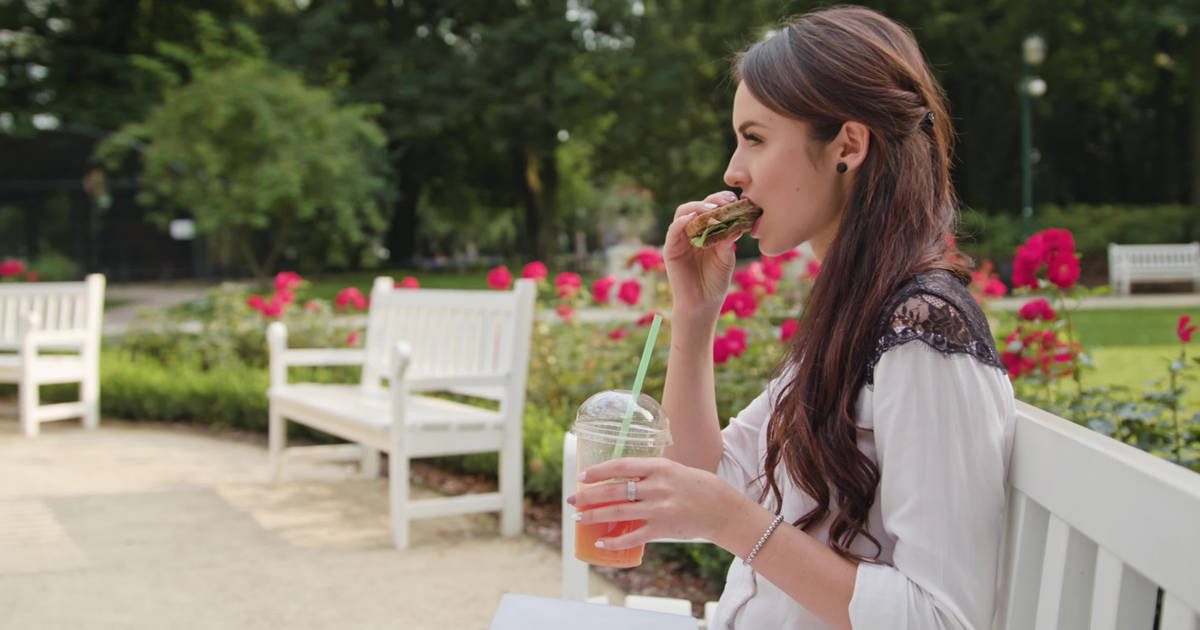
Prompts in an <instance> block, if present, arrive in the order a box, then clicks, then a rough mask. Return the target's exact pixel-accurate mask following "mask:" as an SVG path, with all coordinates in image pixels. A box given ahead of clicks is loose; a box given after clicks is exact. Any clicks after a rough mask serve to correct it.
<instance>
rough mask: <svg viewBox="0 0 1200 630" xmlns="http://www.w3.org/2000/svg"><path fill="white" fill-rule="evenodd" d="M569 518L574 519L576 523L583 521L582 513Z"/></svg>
mask: <svg viewBox="0 0 1200 630" xmlns="http://www.w3.org/2000/svg"><path fill="white" fill-rule="evenodd" d="M571 518H572V519H574V520H575V521H576V522H578V521H582V520H583V512H576V513H575V514H573V515H571Z"/></svg>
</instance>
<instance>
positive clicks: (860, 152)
mask: <svg viewBox="0 0 1200 630" xmlns="http://www.w3.org/2000/svg"><path fill="white" fill-rule="evenodd" d="M833 145H834V147H836V153H835V155H834V157H835V158H836V161H837V162H839V163H841V164H845V165H846V170H848V171H855V170H857V169H858V167H859V166H862V163H863V162H865V161H866V159H867V151H869V150H870V148H871V130H870V129H868V128H867V126H866V125H864V124H862V123H860V122H856V121H853V120H849V121H846V122H845V123H844V124H842V130H841V131H839V132H838V135H837V138H835V139H834V141H833Z"/></svg>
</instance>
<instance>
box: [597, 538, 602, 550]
mask: <svg viewBox="0 0 1200 630" xmlns="http://www.w3.org/2000/svg"><path fill="white" fill-rule="evenodd" d="M596 548H597V549H603V548H604V541H603V540H597V541H596Z"/></svg>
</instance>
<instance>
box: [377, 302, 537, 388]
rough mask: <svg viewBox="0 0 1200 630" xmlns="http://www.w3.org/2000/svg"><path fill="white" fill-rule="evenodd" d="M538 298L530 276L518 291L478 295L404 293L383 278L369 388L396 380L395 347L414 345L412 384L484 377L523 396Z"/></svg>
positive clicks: (483, 382) (484, 380) (410, 370)
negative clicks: (393, 375)
mask: <svg viewBox="0 0 1200 630" xmlns="http://www.w3.org/2000/svg"><path fill="white" fill-rule="evenodd" d="M536 297H537V287H536V284H535V283H534V281H533V280H526V279H522V280H518V281H517V282H516V285H515V286H514V287H513V289H512V290H511V291H473V290H444V289H416V290H413V289H397V288H395V286H394V285H393V282H392V279H391V278H376V280H375V284H374V286H373V288H372V289H371V304H370V307H369V310H368V314H367V333H366V338H365V339H364V348H365V349H366V353H367V356H366V361H365V364H364V366H363V375H362V382H363V386H365V387H377V386H379V385H380V384H381V383H382V381H383V380H384V379H387V378H388V377H389V375H390V374H391V373H392V372H391V365H390V364H391V358H392V350H393V349H394V348H395V345H396V342H398V341H407V342H408V343H409V344H411V346H412V358H411V360H410V362H409V365H408V369H407V370H406V373H405V379H406V380H411V381H412V382H414V383H420V382H422V381H436V379H439V378H444V379H447V380H451V379H452V380H454V381H455V382H457V383H463V382H464V377H477V379H478V383H479V384H480V385H505V386H511V387H514V388H515V389H514V391H516V389H519V390H520V391H522V392H523V391H524V387H525V374H526V368H527V366H528V363H529V339H530V335H531V333H532V329H533V309H534V300H535V298H536ZM513 376H516V377H517V378H516V379H515V380H514V379H513V378H512V377H513Z"/></svg>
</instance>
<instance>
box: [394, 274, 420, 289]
mask: <svg viewBox="0 0 1200 630" xmlns="http://www.w3.org/2000/svg"><path fill="white" fill-rule="evenodd" d="M395 288H397V289H420V288H421V283H420V282H418V281H417V279H416V278H414V277H412V276H404V277H403V278H401V279H400V282H397V283H396V284H395Z"/></svg>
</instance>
